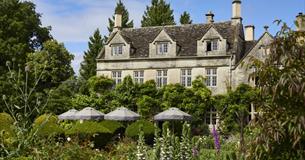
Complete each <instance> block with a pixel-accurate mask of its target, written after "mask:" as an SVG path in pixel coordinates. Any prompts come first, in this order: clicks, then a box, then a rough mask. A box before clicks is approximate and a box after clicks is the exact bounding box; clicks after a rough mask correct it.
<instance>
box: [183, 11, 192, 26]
mask: <svg viewBox="0 0 305 160" xmlns="http://www.w3.org/2000/svg"><path fill="white" fill-rule="evenodd" d="M192 22H193V21H192V20H191V16H190V14H189V13H187V12H186V11H184V12H183V14H181V16H180V23H181V24H192Z"/></svg>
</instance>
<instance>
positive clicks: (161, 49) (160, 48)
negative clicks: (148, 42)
mask: <svg viewBox="0 0 305 160" xmlns="http://www.w3.org/2000/svg"><path fill="white" fill-rule="evenodd" d="M165 46H166V47H165ZM168 53H169V42H157V55H166V54H168Z"/></svg>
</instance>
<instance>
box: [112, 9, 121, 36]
mask: <svg viewBox="0 0 305 160" xmlns="http://www.w3.org/2000/svg"><path fill="white" fill-rule="evenodd" d="M121 28H122V14H121V13H118V12H117V13H115V15H114V27H113V31H114V32H116V31H118V30H120V29H121Z"/></svg>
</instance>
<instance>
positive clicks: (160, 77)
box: [156, 70, 168, 88]
mask: <svg viewBox="0 0 305 160" xmlns="http://www.w3.org/2000/svg"><path fill="white" fill-rule="evenodd" d="M159 73H160V74H159ZM167 75H168V73H167V70H157V74H156V82H157V87H158V88H161V87H163V86H165V85H167V81H168V80H167Z"/></svg>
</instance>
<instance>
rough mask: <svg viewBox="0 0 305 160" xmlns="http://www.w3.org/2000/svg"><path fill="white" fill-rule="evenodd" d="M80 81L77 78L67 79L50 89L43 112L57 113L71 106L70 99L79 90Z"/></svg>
mask: <svg viewBox="0 0 305 160" xmlns="http://www.w3.org/2000/svg"><path fill="white" fill-rule="evenodd" d="M80 85H81V84H80V83H79V81H78V80H77V79H75V78H73V79H68V80H66V81H64V82H63V83H62V84H60V85H59V86H58V87H57V88H55V89H52V91H51V92H50V94H49V100H48V103H47V106H46V108H45V112H48V113H53V114H55V115H59V114H61V113H64V112H66V111H68V110H69V109H72V108H73V105H72V99H73V98H74V96H75V95H76V94H77V93H78V92H79V88H80Z"/></svg>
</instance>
